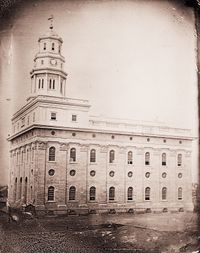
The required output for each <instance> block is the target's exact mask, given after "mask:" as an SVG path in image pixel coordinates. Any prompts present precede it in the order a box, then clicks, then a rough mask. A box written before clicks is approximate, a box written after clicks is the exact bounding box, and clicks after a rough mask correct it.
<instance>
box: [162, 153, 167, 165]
mask: <svg viewBox="0 0 200 253" xmlns="http://www.w3.org/2000/svg"><path fill="white" fill-rule="evenodd" d="M162 166H167V154H166V153H162Z"/></svg>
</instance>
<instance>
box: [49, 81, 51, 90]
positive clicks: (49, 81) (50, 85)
mask: <svg viewBox="0 0 200 253" xmlns="http://www.w3.org/2000/svg"><path fill="white" fill-rule="evenodd" d="M51 82H52V80H51V78H50V79H49V89H50V90H51V89H52V88H51Z"/></svg>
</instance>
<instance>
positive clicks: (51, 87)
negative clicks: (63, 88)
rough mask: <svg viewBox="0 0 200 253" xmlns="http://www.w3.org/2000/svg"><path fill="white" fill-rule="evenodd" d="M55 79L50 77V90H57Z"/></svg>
mask: <svg viewBox="0 0 200 253" xmlns="http://www.w3.org/2000/svg"><path fill="white" fill-rule="evenodd" d="M55 87H56V86H55V79H52V78H50V79H49V89H50V90H55Z"/></svg>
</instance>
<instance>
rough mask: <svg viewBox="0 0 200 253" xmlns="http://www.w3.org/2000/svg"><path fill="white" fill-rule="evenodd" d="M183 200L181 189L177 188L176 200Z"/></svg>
mask: <svg viewBox="0 0 200 253" xmlns="http://www.w3.org/2000/svg"><path fill="white" fill-rule="evenodd" d="M182 199H183V189H182V187H179V188H178V200H182Z"/></svg>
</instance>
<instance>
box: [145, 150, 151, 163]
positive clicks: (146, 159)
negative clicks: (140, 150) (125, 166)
mask: <svg viewBox="0 0 200 253" xmlns="http://www.w3.org/2000/svg"><path fill="white" fill-rule="evenodd" d="M145 165H150V153H149V152H146V153H145Z"/></svg>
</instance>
